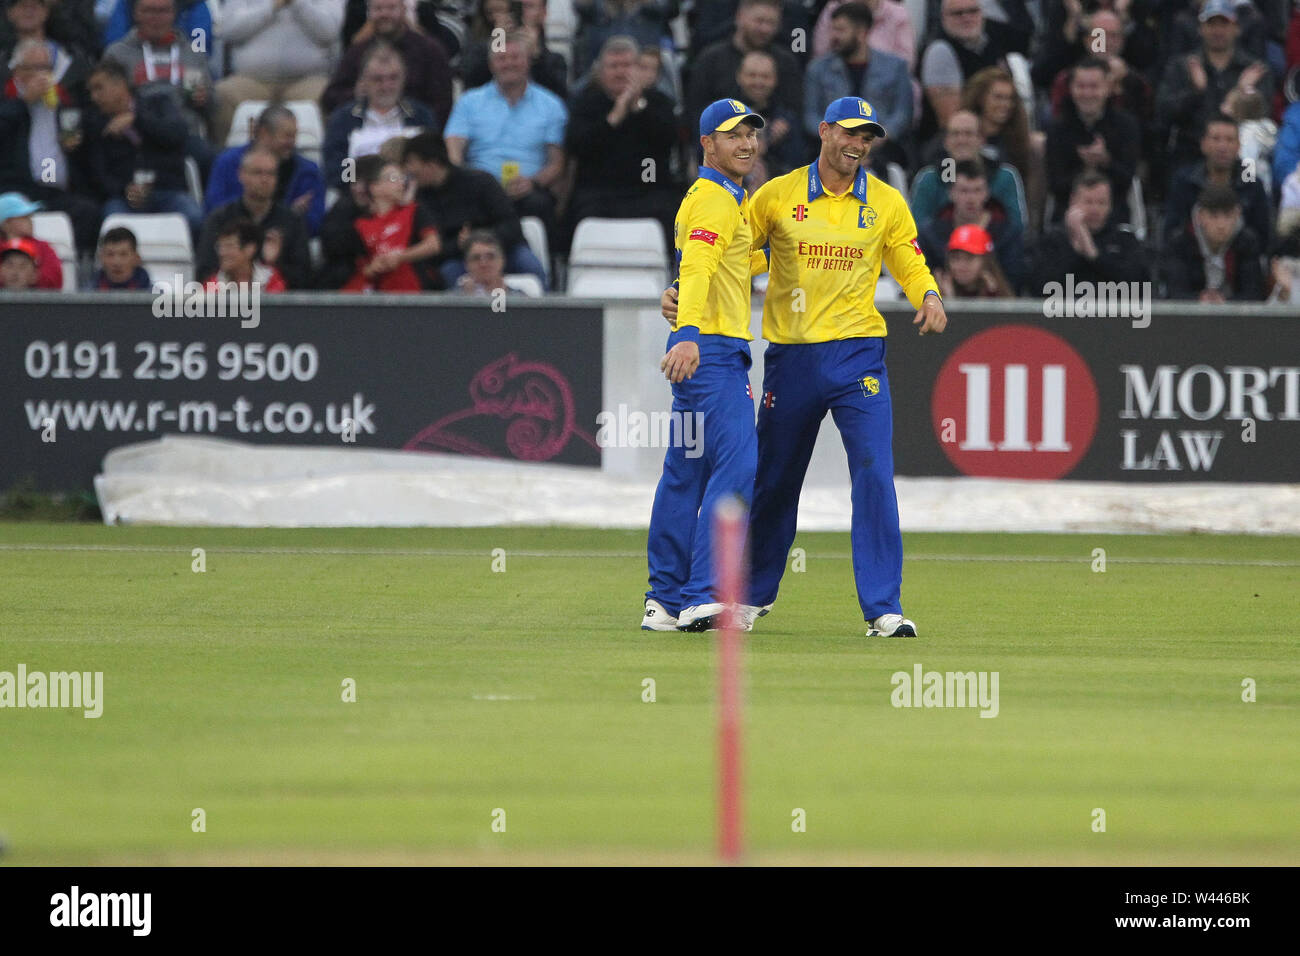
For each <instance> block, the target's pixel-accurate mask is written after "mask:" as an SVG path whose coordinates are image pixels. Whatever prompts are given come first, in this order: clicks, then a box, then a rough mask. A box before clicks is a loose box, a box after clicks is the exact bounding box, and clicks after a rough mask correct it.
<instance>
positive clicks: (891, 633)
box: [867, 614, 916, 637]
mask: <svg viewBox="0 0 1300 956" xmlns="http://www.w3.org/2000/svg"><path fill="white" fill-rule="evenodd" d="M867 637H916V625H915V624H913V623H912V622H911V621H909V620H908V619H907V618H905V617H903V615H901V614H882V615H880V617H878V618H876V619H875V620H874V621H868V622H867Z"/></svg>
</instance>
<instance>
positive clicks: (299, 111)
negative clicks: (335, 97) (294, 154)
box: [284, 100, 325, 166]
mask: <svg viewBox="0 0 1300 956" xmlns="http://www.w3.org/2000/svg"><path fill="white" fill-rule="evenodd" d="M284 105H285V106H287V107H289V109H290V110H292V111H293V115H294V117H295V118H296V119H297V120H298V140H297V144H296V146H295V149H297V151H298V152H299V153H301V154H302V155H303V156H304V157H306V158H307V159H310V160H311V161H312V162H313V163H315V164H316V165H317V166H319V165H320V157H321V149H322V148H323V147H324V145H325V120H324V117H322V116H321V112H320V107H319V106H317V105H316V104H315V103H313V102H312V101H311V100H289V102H287V103H285V104H284Z"/></svg>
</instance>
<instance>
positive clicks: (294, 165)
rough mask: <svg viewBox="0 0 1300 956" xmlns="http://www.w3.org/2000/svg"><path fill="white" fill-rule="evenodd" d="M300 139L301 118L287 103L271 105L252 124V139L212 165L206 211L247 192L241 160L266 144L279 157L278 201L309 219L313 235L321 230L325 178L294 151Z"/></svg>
mask: <svg viewBox="0 0 1300 956" xmlns="http://www.w3.org/2000/svg"><path fill="white" fill-rule="evenodd" d="M297 139H298V119H297V117H295V116H294V115H293V110H291V109H289V108H288V107H287V106H275V105H273V106H268V107H267V108H266V109H264V110H263V111H262V114H261V115H260V116H258V118H257V123H256V124H255V125H254V127H253V139H252V142H250V143H245V144H244V145H243V146H232V147H230V149H227V150H225V151H224V152H223V153H222V154H221V155H220V156H218V157H217V159H216V162H214V163H213V164H212V175H211V178H210V179H209V180H208V192H207V195H206V196H205V197H204V200H203V209H204V212H212V210H214V209H216V208H217V207H218V206H224V205H225V204H226V203H228V202H231V201H232V200H235V199H238V198H239V197H240V196H242V195H243V193H244V187H243V186H241V185H240V184H239V161H240V160H241V159H242V158H243V156H244V153H246V152H248V149H249V147H250V146H254V145H256V146H265V147H266V148H267V149H269V150H270V151H271V152H273V153H275V155H276V156H278V157H279V158H280V166H279V169H278V170H277V175H276V186H275V202H277V203H284V205H286V206H288V207H289V208H290V209H292V210H293V211H294V212H296V213H297V214H298V215H300V216H302V217H303V218H304V219H305V220H306V221H307V229H308V232H309V233H310V234H311V235H313V236H314V235H316V234H317V233H318V232H319V231H320V224H321V220H322V219H323V218H324V217H325V178H324V177H323V176H322V175H321V171H320V167H319V166H317V165H316V164H315V163H313V162H312V161H311V160H309V159H306V158H304V157H303V156H300V155H299V154H297V153H295V152H294V144H295V143H296V141H297Z"/></svg>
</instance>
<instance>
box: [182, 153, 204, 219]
mask: <svg viewBox="0 0 1300 956" xmlns="http://www.w3.org/2000/svg"><path fill="white" fill-rule="evenodd" d="M185 185H186V186H188V187H189V190H190V197H191V198H192V199H193V200H194V201H195V202H196V203H198V204H199V208H200V209H202V208H203V174H202V173H200V172H199V163H198V160H196V159H195V158H194V157H193V156H186V157H185Z"/></svg>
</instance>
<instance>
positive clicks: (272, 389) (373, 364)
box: [0, 294, 602, 490]
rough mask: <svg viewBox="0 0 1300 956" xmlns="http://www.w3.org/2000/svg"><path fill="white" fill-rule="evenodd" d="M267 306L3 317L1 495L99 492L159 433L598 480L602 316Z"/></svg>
mask: <svg viewBox="0 0 1300 956" xmlns="http://www.w3.org/2000/svg"><path fill="white" fill-rule="evenodd" d="M507 306H508V307H506V308H505V309H504V310H503V311H493V309H492V307H491V304H490V301H489V300H484V302H483V304H482V305H477V304H471V303H469V302H467V301H466V300H460V302H459V303H456V302H439V301H437V300H432V299H431V298H427V297H419V298H418V299H416V298H411V297H403V296H384V297H371V296H366V297H364V298H363V297H359V296H358V297H340V296H330V297H327V298H321V299H316V298H314V297H310V296H293V297H286V298H283V299H276V298H274V297H270V296H268V297H265V298H263V299H262V300H261V307H260V310H259V312H258V315H257V316H256V324H255V325H254V324H253V321H254V320H253V319H246V320H241V319H240V318H239V317H237V316H234V317H229V318H225V317H223V318H213V317H204V318H199V317H190V318H186V317H184V316H176V317H171V316H166V315H163V316H158V315H155V314H154V313H155V311H157V310H158V309H157V302H156V300H155V299H154V298H153V297H151V296H148V295H134V296H130V295H112V296H110V295H104V296H99V297H96V296H89V295H80V296H60V295H58V294H50V295H40V296H35V295H33V296H32V297H31V298H30V299H28V298H17V297H14V296H7V297H5V298H4V300H3V301H0V341H2V342H3V345H2V347H0V352H2V354H3V378H2V379H0V393H2V395H3V398H2V400H0V401H2V404H0V441H2V442H3V448H4V453H3V456H0V488H7V487H10V486H11V485H12V484H14V483H15V482H17V481H21V480H24V479H27V478H34V479H35V482H36V486H37V487H38V488H41V489H49V490H53V489H62V490H73V489H84V488H89V487H90V485H91V482H92V479H93V477H94V475H95V474H96V472H97V471H98V470H99V467H100V464H101V462H102V461H103V457H104V454H105V453H106V452H108V451H109V450H110V449H112V448H115V447H118V446H120V445H125V444H130V443H133V442H138V441H144V440H148V439H152V438H157V437H159V436H160V435H162V434H166V433H173V434H179V433H183V434H189V435H211V436H214V437H221V438H234V439H239V440H241V441H249V442H262V443H277V444H285V443H288V444H303V445H335V446H338V445H340V444H341V443H343V442H344V441H345V440H350V441H351V446H352V447H365V448H383V449H407V450H412V451H436V452H460V453H465V454H476V455H489V456H493V457H498V458H503V459H513V460H522V461H554V462H562V463H565V464H570V465H585V466H590V467H599V465H600V449H599V448H598V447H597V445H596V441H595V434H594V433H595V425H594V423H595V420H596V415H597V413H598V412H599V410H600V402H601V356H602V312H601V310H600V309H599V308H592V307H590V306H587V307H582V306H578V307H572V306H567V305H566V306H565V307H562V308H561V307H556V306H551V305H547V304H540V303H539V304H533V303H527V304H516V303H515V302H514V301H513V300H512V301H511V302H509V303H507Z"/></svg>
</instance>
